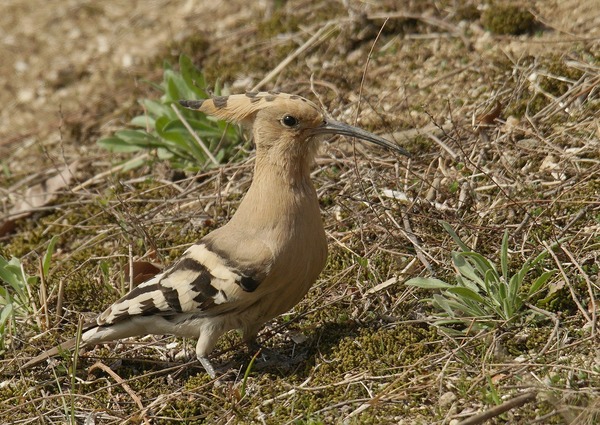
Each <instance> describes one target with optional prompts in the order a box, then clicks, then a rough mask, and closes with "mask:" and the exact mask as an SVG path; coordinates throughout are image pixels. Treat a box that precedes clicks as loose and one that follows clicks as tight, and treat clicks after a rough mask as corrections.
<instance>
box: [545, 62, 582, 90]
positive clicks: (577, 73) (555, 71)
mask: <svg viewBox="0 0 600 425" xmlns="http://www.w3.org/2000/svg"><path fill="white" fill-rule="evenodd" d="M541 67H542V68H543V69H544V71H545V74H547V75H541V76H540V80H539V85H540V87H541V88H542V89H543V90H545V91H546V92H548V93H550V94H551V95H553V96H556V97H559V96H562V95H563V94H565V93H566V92H567V90H569V88H570V87H569V83H568V82H567V81H565V80H571V81H577V80H579V79H580V78H581V76H582V75H583V71H581V70H579V69H576V68H573V67H569V66H567V65H566V63H565V59H564V58H562V57H559V56H551V57H549V58H547V59H546V60H545V61H544V62H543V63H542V64H541Z"/></svg>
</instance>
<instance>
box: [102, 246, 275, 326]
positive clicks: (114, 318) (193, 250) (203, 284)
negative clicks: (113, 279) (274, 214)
mask: <svg viewBox="0 0 600 425" xmlns="http://www.w3.org/2000/svg"><path fill="white" fill-rule="evenodd" d="M209 236H210V235H209ZM217 241H219V240H218V239H216V240H215V239H213V238H204V239H203V240H202V241H201V243H199V244H196V245H192V246H191V247H190V248H188V250H187V251H186V252H185V254H184V255H183V256H182V258H181V259H179V260H178V261H177V262H176V263H175V264H173V265H172V266H171V267H169V268H168V269H166V270H165V271H164V272H163V273H160V274H158V275H156V276H154V277H153V278H152V279H150V280H148V281H146V282H144V283H142V284H140V285H139V286H137V287H136V288H134V289H132V290H131V291H130V292H129V293H127V294H126V295H125V296H123V297H122V298H121V299H120V300H118V301H116V302H115V303H114V304H112V305H111V306H110V307H108V308H107V309H106V310H105V311H104V312H103V313H102V314H100V316H98V318H97V319H96V321H97V323H98V325H100V326H107V325H112V324H115V323H118V322H121V321H123V320H125V319H127V318H129V317H131V316H137V315H144V316H148V315H154V314H156V315H172V314H178V313H197V314H206V315H207V316H210V315H211V313H213V312H217V311H218V312H219V313H223V312H224V311H228V310H233V309H235V306H236V305H237V304H238V303H239V302H243V301H245V300H248V299H249V298H252V296H253V295H252V292H254V291H255V290H256V289H257V288H258V286H259V285H260V284H261V282H262V281H263V280H264V279H265V277H266V276H267V275H268V273H269V270H270V268H271V265H272V258H273V255H272V252H271V250H270V249H269V248H268V247H267V246H266V245H264V244H263V243H262V242H260V241H257V240H247V239H246V240H244V239H243V238H242V239H239V240H238V241H237V242H236V243H216V242H217Z"/></svg>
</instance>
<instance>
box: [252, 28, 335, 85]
mask: <svg viewBox="0 0 600 425" xmlns="http://www.w3.org/2000/svg"><path fill="white" fill-rule="evenodd" d="M334 24H335V22H327V23H326V24H325V25H323V26H322V27H321V28H320V29H319V30H318V31H317V32H316V33H315V34H314V35H313V36H312V37H311V38H309V39H308V40H306V42H305V43H304V44H303V45H302V46H300V47H298V48H297V49H296V50H295V51H294V52H293V53H292V54H291V55H289V56H288V57H286V58H285V59H284V60H283V61H281V63H280V64H279V65H277V66H276V67H275V68H274V69H273V70H272V71H271V72H269V73H268V74H267V76H266V77H265V78H263V79H262V80H260V82H259V83H258V84H256V85H255V86H254V87H252V91H255V90H259V89H260V88H261V87H262V86H264V85H265V84H267V83H268V82H269V81H271V80H272V79H273V78H275V76H276V75H277V74H279V73H280V72H281V71H282V70H283V69H284V68H285V67H286V66H288V65H289V64H290V62H292V61H293V60H294V59H296V58H297V57H298V56H300V55H301V54H302V53H304V52H305V51H306V50H308V49H309V48H310V47H311V46H312V45H313V44H315V43H316V42H317V41H318V40H319V38H320V37H321V36H322V37H323V38H325V37H327V36H329V33H327V34H325V32H326V31H330V30H331V27H332V26H334Z"/></svg>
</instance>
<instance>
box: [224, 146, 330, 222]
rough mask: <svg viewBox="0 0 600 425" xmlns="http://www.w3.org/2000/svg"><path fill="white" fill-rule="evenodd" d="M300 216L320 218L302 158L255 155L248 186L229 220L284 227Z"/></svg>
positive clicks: (315, 198) (307, 169)
mask: <svg viewBox="0 0 600 425" xmlns="http://www.w3.org/2000/svg"><path fill="white" fill-rule="evenodd" d="M304 214H306V215H311V214H312V215H315V214H316V215H320V212H319V204H318V200H317V193H316V191H315V188H314V186H313V184H312V181H311V179H310V162H309V161H308V160H307V159H306V157H304V158H302V160H301V161H295V160H293V159H289V160H285V159H282V158H281V157H278V158H273V157H271V156H268V155H265V154H263V153H261V152H257V156H256V164H255V167H254V178H253V180H252V184H251V186H250V188H249V189H248V192H247V193H246V196H245V197H244V199H243V201H242V203H241V204H240V206H239V208H238V211H237V212H236V214H235V216H234V217H233V218H232V220H239V219H243V220H256V221H257V223H254V224H256V225H257V226H258V225H262V224H260V223H263V224H264V223H280V224H284V222H285V221H288V220H292V221H293V220H297V218H298V216H300V217H301V216H302V215H304ZM319 218H320V217H319ZM259 222H260V223H259ZM289 224H291V223H289ZM284 225H285V224H284Z"/></svg>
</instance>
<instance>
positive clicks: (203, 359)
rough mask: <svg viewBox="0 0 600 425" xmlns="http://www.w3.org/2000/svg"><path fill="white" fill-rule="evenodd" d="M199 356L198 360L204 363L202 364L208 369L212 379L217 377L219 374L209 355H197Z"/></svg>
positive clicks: (207, 371)
mask: <svg viewBox="0 0 600 425" xmlns="http://www.w3.org/2000/svg"><path fill="white" fill-rule="evenodd" d="M197 357H198V361H199V362H200V364H202V366H203V367H204V370H206V373H208V376H210V377H211V379H215V378H216V377H217V374H216V372H215V368H214V367H213V365H212V364H211V363H210V360H208V357H201V356H197Z"/></svg>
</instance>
